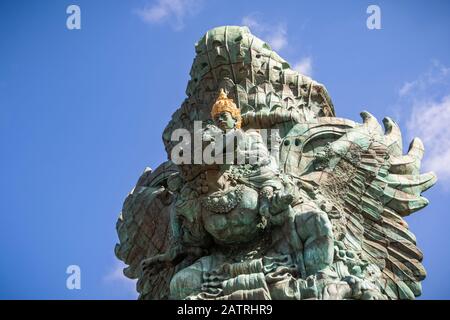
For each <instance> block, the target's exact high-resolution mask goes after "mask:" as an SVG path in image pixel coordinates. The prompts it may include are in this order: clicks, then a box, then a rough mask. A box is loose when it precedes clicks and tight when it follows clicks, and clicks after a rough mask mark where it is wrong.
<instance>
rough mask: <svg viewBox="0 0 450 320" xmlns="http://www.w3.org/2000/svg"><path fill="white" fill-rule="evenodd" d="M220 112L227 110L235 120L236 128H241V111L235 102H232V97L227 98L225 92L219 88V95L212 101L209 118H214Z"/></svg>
mask: <svg viewBox="0 0 450 320" xmlns="http://www.w3.org/2000/svg"><path fill="white" fill-rule="evenodd" d="M222 112H229V113H230V114H231V116H232V117H233V119H235V120H236V129H240V128H241V123H242V117H241V111H240V110H239V108H238V107H236V104H235V103H234V102H233V99H230V98H228V96H227V94H226V93H225V91H224V90H223V89H220V92H219V97H218V98H217V100H216V102H215V103H214V105H213V107H212V109H211V118H212V119H213V120H214V119H215V118H216V117H217V116H218V115H219V114H221V113H222Z"/></svg>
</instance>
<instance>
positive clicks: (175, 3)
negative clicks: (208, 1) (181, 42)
mask: <svg viewBox="0 0 450 320" xmlns="http://www.w3.org/2000/svg"><path fill="white" fill-rule="evenodd" d="M201 3H202V0H157V1H154V2H153V3H152V4H148V5H146V6H145V7H143V8H140V9H136V10H134V12H135V13H136V14H137V15H138V16H139V17H140V18H141V19H142V20H143V21H144V22H146V23H149V24H163V23H168V24H169V25H171V26H172V28H173V29H174V30H177V31H179V30H182V29H183V28H184V25H185V24H184V20H185V18H186V17H189V16H193V15H195V14H197V13H198V12H199V10H200V7H201Z"/></svg>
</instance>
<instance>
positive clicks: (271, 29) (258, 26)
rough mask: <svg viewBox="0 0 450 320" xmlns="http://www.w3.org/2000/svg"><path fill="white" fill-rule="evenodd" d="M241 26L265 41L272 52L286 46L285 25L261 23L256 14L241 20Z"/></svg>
mask: <svg viewBox="0 0 450 320" xmlns="http://www.w3.org/2000/svg"><path fill="white" fill-rule="evenodd" d="M241 24H242V25H244V26H247V27H249V28H250V31H251V32H252V33H255V34H256V35H257V36H259V37H261V38H262V39H263V40H264V41H266V42H267V43H268V44H269V45H270V46H271V47H272V49H273V50H275V51H278V50H281V49H283V48H285V47H286V46H287V45H288V39H287V27H286V24H285V23H278V24H275V25H272V24H268V23H262V22H260V19H258V18H257V14H256V13H252V14H250V15H247V16H245V17H243V18H242V21H241Z"/></svg>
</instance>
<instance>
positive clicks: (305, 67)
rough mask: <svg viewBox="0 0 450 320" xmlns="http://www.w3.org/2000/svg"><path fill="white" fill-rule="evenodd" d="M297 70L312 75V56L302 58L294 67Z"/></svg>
mask: <svg viewBox="0 0 450 320" xmlns="http://www.w3.org/2000/svg"><path fill="white" fill-rule="evenodd" d="M292 69H294V70H295V71H297V72H299V73H301V74H304V75H306V76H310V77H311V76H312V71H313V70H312V69H313V61H312V58H311V57H305V58H303V59H300V61H298V62H297V63H295V64H294V66H293V67H292Z"/></svg>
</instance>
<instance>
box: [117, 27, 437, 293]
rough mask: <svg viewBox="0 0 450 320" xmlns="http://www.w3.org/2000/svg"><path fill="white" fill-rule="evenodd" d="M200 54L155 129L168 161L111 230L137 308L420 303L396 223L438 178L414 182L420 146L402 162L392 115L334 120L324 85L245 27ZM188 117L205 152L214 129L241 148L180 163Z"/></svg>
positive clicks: (144, 181) (412, 253)
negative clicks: (179, 99) (165, 119)
mask: <svg viewBox="0 0 450 320" xmlns="http://www.w3.org/2000/svg"><path fill="white" fill-rule="evenodd" d="M195 49H196V54H197V55H196V57H195V59H194V62H193V65H192V69H191V73H190V74H191V80H190V81H189V83H188V86H187V90H186V93H187V98H186V99H185V101H184V102H183V104H182V105H181V107H180V108H179V109H178V110H177V111H176V112H175V113H174V114H173V116H172V119H171V121H170V122H169V124H168V125H167V127H166V129H165V130H164V133H163V142H164V144H165V147H166V151H167V154H168V157H169V160H168V161H166V162H165V163H163V164H162V165H160V166H159V167H158V168H157V169H156V170H154V171H152V170H150V169H146V170H145V171H144V173H143V174H142V176H141V177H140V178H139V181H138V182H137V184H136V187H135V188H134V189H133V190H132V192H131V193H130V194H129V195H128V197H127V198H126V200H125V202H124V205H123V210H122V213H121V215H120V217H119V220H118V222H117V232H118V235H119V240H120V243H119V244H117V245H116V248H115V253H116V256H117V257H118V258H119V259H121V260H122V261H124V262H125V263H126V264H127V265H128V267H127V268H126V269H125V270H124V273H125V275H126V276H127V277H129V278H132V279H138V282H137V290H138V292H139V293H140V296H139V297H140V299H219V300H223V299H225V300H226V299H296V300H300V299H414V298H415V297H417V296H419V295H420V294H421V281H422V280H423V279H424V278H425V270H424V267H423V265H422V264H421V261H422V258H423V256H422V253H421V251H420V250H419V249H418V248H417V246H416V239H415V237H414V235H413V234H412V233H411V232H410V231H409V229H408V225H407V223H406V222H405V220H404V219H403V218H404V217H405V216H407V215H409V214H411V213H413V212H415V211H417V210H420V209H421V208H423V207H425V206H426V205H427V204H428V201H427V200H426V199H425V198H424V197H422V195H421V194H422V192H423V191H425V190H426V189H428V188H430V187H431V186H432V185H434V183H435V182H436V176H435V175H434V174H433V173H425V174H421V173H420V163H421V159H422V157H423V153H424V147H423V144H422V142H421V141H420V140H419V139H418V138H415V139H414V140H413V141H412V142H411V145H410V147H409V150H408V152H407V154H406V155H404V154H403V150H402V136H401V132H400V129H399V127H398V126H397V124H396V123H395V122H394V121H393V120H391V119H390V118H385V119H383V125H384V130H383V128H382V127H381V125H380V124H379V123H378V121H377V120H376V119H375V118H374V117H373V116H372V115H371V114H370V113H368V112H362V113H361V116H362V120H363V121H362V123H356V122H353V121H350V120H347V119H342V118H338V117H336V116H335V111H334V107H333V104H332V102H331V99H330V97H329V95H328V93H327V91H326V89H325V87H324V86H323V85H321V84H319V83H317V82H315V81H314V80H312V79H310V78H309V77H306V76H303V75H301V74H299V73H297V72H295V71H293V70H292V69H290V66H289V64H288V63H287V62H286V61H284V60H283V59H282V58H281V57H279V56H278V55H277V54H276V53H275V52H274V51H272V50H271V48H270V46H269V45H267V44H266V43H265V42H263V41H262V40H260V39H258V38H256V37H255V36H253V35H252V34H251V33H250V31H249V30H248V29H247V28H245V27H231V26H227V27H219V28H215V29H213V30H210V31H208V32H207V33H206V35H205V36H204V37H203V38H201V39H200V41H199V42H198V43H197V44H196V48H195ZM194 121H203V123H204V124H206V125H204V126H203V127H202V128H201V129H200V130H201V133H202V136H203V137H206V138H207V139H206V140H208V139H209V140H208V141H209V142H211V143H213V144H214V143H218V141H217V140H215V139H214V138H213V137H214V134H216V133H217V132H220V133H221V134H222V135H223V137H225V138H226V137H230V136H231V137H234V136H238V137H240V138H241V139H240V140H239V141H240V142H239V143H238V144H237V146H236V147H235V148H234V149H233V150H232V151H233V152H232V154H233V162H232V163H231V164H230V163H228V164H208V165H206V164H189V163H186V164H179V165H176V164H175V161H174V159H172V158H171V155H172V151H173V148H174V147H175V146H176V143H177V142H174V141H172V140H171V136H172V133H173V132H174V130H176V129H178V128H184V129H187V130H188V131H190V132H191V133H192V134H194V133H195V131H196V130H197V129H196V128H195V126H194ZM263 129H266V130H269V132H272V131H273V132H274V134H278V135H277V136H276V139H274V140H271V141H270V143H268V144H266V143H264V139H263V137H262V133H261V132H262V130H263ZM186 151H187V150H186ZM274 155H275V156H274ZM239 156H242V158H243V159H245V160H246V161H245V162H244V163H240V162H238V161H236V158H238V157H239ZM252 157H254V158H253V159H256V161H255V162H253V163H248V162H247V160H248V159H250V158H252ZM255 157H256V158H255Z"/></svg>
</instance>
